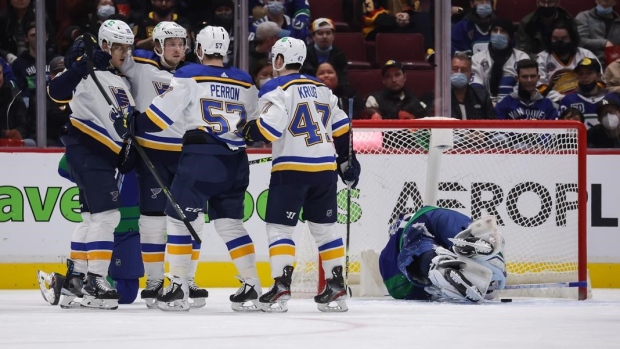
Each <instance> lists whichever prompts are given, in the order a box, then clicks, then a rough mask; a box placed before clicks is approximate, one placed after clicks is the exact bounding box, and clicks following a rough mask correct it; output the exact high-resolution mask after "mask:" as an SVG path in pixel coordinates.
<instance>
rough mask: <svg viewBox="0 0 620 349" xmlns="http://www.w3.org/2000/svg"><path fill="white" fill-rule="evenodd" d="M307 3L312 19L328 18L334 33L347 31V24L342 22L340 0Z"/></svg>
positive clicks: (315, 0)
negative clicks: (334, 29) (331, 22)
mask: <svg viewBox="0 0 620 349" xmlns="http://www.w3.org/2000/svg"><path fill="white" fill-rule="evenodd" d="M308 3H309V4H310V15H311V17H312V19H317V18H329V19H331V20H332V21H333V22H334V25H335V26H336V31H338V32H340V31H349V24H348V23H347V22H345V21H344V14H343V8H342V0H312V1H309V2H308Z"/></svg>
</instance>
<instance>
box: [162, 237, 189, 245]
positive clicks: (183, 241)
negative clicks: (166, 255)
mask: <svg viewBox="0 0 620 349" xmlns="http://www.w3.org/2000/svg"><path fill="white" fill-rule="evenodd" d="M168 243H169V244H175V245H189V244H191V243H192V236H191V235H168Z"/></svg>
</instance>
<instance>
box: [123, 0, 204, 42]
mask: <svg viewBox="0 0 620 349" xmlns="http://www.w3.org/2000/svg"><path fill="white" fill-rule="evenodd" d="M175 4H176V0H151V5H152V8H153V10H152V11H151V12H148V13H145V14H143V15H141V16H138V17H137V18H136V21H135V25H134V27H133V33H134V35H135V37H136V39H135V46H136V48H141V49H143V50H147V51H150V50H153V48H155V44H154V41H153V38H152V35H153V29H155V26H156V25H157V24H158V23H159V22H175V23H177V24H179V25H181V26H182V27H183V28H186V29H187V28H191V23H190V22H189V21H188V20H187V19H185V18H183V17H181V16H179V15H178V14H177V13H176V9H175ZM188 32H189V33H188V35H189V37H194V35H193V33H192V32H191V31H190V30H188Z"/></svg>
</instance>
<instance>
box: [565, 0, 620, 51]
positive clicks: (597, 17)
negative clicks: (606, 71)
mask: <svg viewBox="0 0 620 349" xmlns="http://www.w3.org/2000/svg"><path fill="white" fill-rule="evenodd" d="M615 5H616V0H596V7H594V8H593V9H591V10H586V11H583V12H581V13H579V14H578V15H577V16H576V17H575V21H576V23H577V30H578V32H579V36H580V37H581V46H582V47H584V48H587V49H588V50H590V51H592V52H593V53H594V54H595V55H596V57H598V59H599V60H600V61H601V62H605V48H606V47H610V46H614V45H620V15H618V13H617V12H615V11H614V10H613V7H614V6H615ZM607 63H610V62H607Z"/></svg>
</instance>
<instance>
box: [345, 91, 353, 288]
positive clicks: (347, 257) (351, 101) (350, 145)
mask: <svg viewBox="0 0 620 349" xmlns="http://www.w3.org/2000/svg"><path fill="white" fill-rule="evenodd" d="M352 118H353V98H349V158H348V159H347V168H350V167H351V166H352V164H353V159H352V157H353V121H351V119H352ZM352 186H353V182H347V235H346V240H345V247H344V253H345V257H344V275H345V276H344V285H345V288H346V290H347V292H349V238H350V236H351V188H352ZM350 293H351V292H349V294H350Z"/></svg>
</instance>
